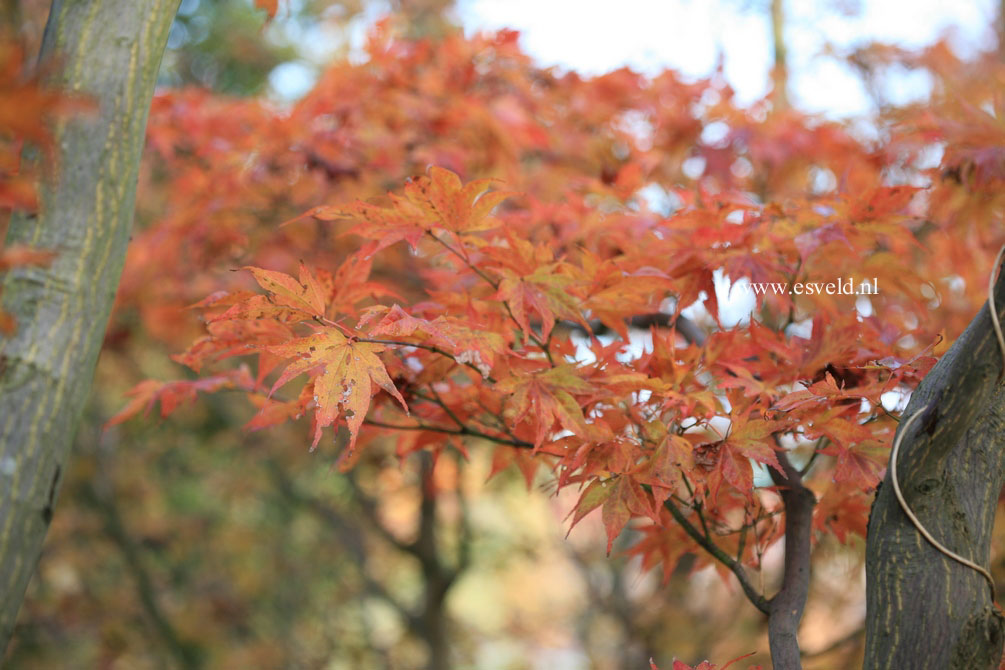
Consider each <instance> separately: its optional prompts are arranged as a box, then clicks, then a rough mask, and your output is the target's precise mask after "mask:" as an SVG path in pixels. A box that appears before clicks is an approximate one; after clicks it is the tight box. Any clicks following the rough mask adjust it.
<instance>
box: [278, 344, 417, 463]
mask: <svg viewBox="0 0 1005 670" xmlns="http://www.w3.org/2000/svg"><path fill="white" fill-rule="evenodd" d="M383 350H384V347H383V346H382V345H379V344H374V343H371V342H358V341H356V340H351V339H349V338H347V337H346V336H345V335H343V334H342V333H340V332H338V331H337V330H335V329H334V328H326V329H325V330H323V331H322V332H319V333H315V334H313V335H309V336H307V337H303V338H299V339H296V340H292V341H290V342H287V343H286V344H280V345H276V346H271V347H267V351H268V352H269V353H272V354H274V355H276V356H280V357H282V358H292V359H293V360H292V361H291V362H290V364H289V365H288V366H286V369H285V370H283V373H282V374H281V375H280V376H279V379H277V380H276V383H275V384H274V385H273V386H272V391H271V392H270V394H271V393H274V392H275V391H276V389H278V388H279V387H281V386H283V385H284V384H286V383H287V382H288V381H290V380H291V379H293V378H294V377H296V376H297V375H299V374H301V373H304V372H308V373H309V372H314V371H317V370H319V369H320V372H319V373H317V374H316V376H315V377H314V402H315V404H316V405H317V409H316V410H315V422H314V424H315V427H314V441H313V442H312V443H311V449H314V448H316V447H317V445H318V442H319V441H320V440H321V430H322V429H323V428H324V427H326V426H330V425H332V424H333V423H335V421H336V420H338V418H339V417H340V416H343V417H344V419H345V422H346V426H347V427H348V428H349V433H350V438H349V453H352V450H353V449H354V448H355V446H356V436H357V435H358V434H359V428H360V426H362V425H363V419H364V418H365V417H366V412H367V410H368V409H369V408H370V399H371V396H372V395H373V386H372V384H371V382H375V383H376V384H377V386H379V387H380V388H382V389H384V390H385V391H387V392H388V393H389V394H391V395H392V396H394V398H395V399H396V400H397V401H398V402H399V403H401V406H402V408H404V410H405V411H406V412H407V411H408V406H407V405H406V404H405V399H404V398H402V397H401V394H400V393H398V389H397V388H395V386H394V383H393V382H392V381H391V378H390V377H389V376H388V374H387V369H386V368H385V367H384V364H383V363H382V362H381V360H380V358H378V357H377V353H378V352H380V351H383ZM339 408H341V411H340V410H339Z"/></svg>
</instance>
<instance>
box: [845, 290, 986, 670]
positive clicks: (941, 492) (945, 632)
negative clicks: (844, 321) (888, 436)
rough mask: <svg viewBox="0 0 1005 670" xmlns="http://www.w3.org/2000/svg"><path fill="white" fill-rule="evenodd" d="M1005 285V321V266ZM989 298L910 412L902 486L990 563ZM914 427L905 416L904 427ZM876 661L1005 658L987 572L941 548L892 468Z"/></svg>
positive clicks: (871, 585)
mask: <svg viewBox="0 0 1005 670" xmlns="http://www.w3.org/2000/svg"><path fill="white" fill-rule="evenodd" d="M995 294H996V295H997V296H1000V297H1001V298H999V300H998V308H999V314H1000V315H1001V316H1002V319H1003V320H1005V273H1003V274H1002V276H1001V277H999V279H998V282H997V286H996V288H995ZM1001 366H1002V357H1001V353H1000V352H999V349H998V343H997V341H996V340H995V337H994V332H993V330H992V325H991V317H990V312H989V311H988V308H987V305H985V306H984V308H983V309H981V311H980V312H979V313H978V315H977V316H976V317H975V318H974V320H973V321H972V322H971V324H970V326H969V327H968V328H967V330H966V331H965V332H964V333H963V335H962V336H961V337H960V338H959V339H958V340H957V341H956V342H955V343H954V344H953V346H952V347H951V348H950V350H949V351H948V352H947V353H946V355H945V356H943V357H942V359H941V360H940V361H939V363H938V364H937V365H936V366H935V367H934V368H932V370H931V372H929V373H928V375H927V376H926V377H925V379H924V380H923V381H922V383H921V384H920V385H919V387H918V389H917V390H916V391H915V393H914V395H913V396H912V398H911V402H910V404H909V405H908V407H907V411H906V412H905V413H904V416H905V417H906V416H911V415H912V414H914V413H915V412H916V411H918V409H920V408H921V407H924V406H926V405H927V406H928V409H927V410H926V411H925V412H924V414H922V415H921V416H920V417H919V418H918V419H917V420H916V421H915V422H914V423H913V425H912V426H911V427H910V431H909V433H908V434H907V435H904V438H903V442H902V444H901V449H900V455H899V458H898V466H897V467H898V476H899V479H900V487H901V490H902V491H903V493H904V498H905V499H906V501H907V503H908V505H909V506H910V507H911V510H912V511H913V512H914V513H915V515H916V516H917V517H918V519H919V520H920V521H921V522H922V524H924V526H925V527H926V528H927V529H928V530H929V532H931V533H932V535H933V536H934V537H935V538H936V539H938V540H939V541H940V542H941V543H942V544H943V545H945V546H946V547H947V548H948V549H950V550H951V551H953V552H955V553H957V554H959V555H961V556H963V557H966V558H969V559H970V560H972V561H974V562H975V563H978V564H980V565H983V566H985V567H986V566H987V565H988V561H989V553H990V543H991V530H992V525H993V523H994V514H995V510H996V508H997V502H998V494H999V492H1000V491H1001V488H1002V483H1003V474H1005V448H1003V447H1005V385H998V383H997V380H998V373H999V371H1000V370H1001ZM902 425H903V424H902ZM866 575H867V581H866V600H867V605H866V652H865V665H864V667H865V669H866V670H879V669H886V668H892V669H898V668H912V669H918V670H923V669H925V668H933V669H934V668H938V669H939V670H944V669H947V668H948V669H951V670H964V669H965V670H982V669H984V668H988V669H992V670H993V669H994V668H997V667H998V663H999V660H1000V659H1001V654H1002V642H1003V640H1005V619H1003V618H1002V616H1001V615H1000V614H999V613H998V611H997V610H996V609H995V607H994V606H993V605H992V601H991V592H990V588H989V586H988V583H987V581H986V580H985V579H984V577H983V576H982V575H981V574H980V573H978V572H977V571H975V570H973V569H971V568H968V567H966V566H964V565H961V564H960V563H958V562H956V561H953V560H952V559H950V558H948V557H946V556H944V555H943V554H941V553H939V552H938V550H936V549H935V548H934V547H933V546H932V545H931V544H929V543H928V542H927V541H926V540H925V539H924V538H923V537H922V536H921V534H920V533H919V532H918V531H917V529H916V528H915V527H914V526H913V525H912V524H911V522H910V520H909V519H908V518H907V516H906V515H905V514H904V513H903V511H902V510H901V509H900V506H899V504H898V502H897V499H896V497H895V496H894V493H893V486H892V485H891V483H890V475H889V472H887V477H886V480H885V481H884V482H883V485H882V487H881V488H880V491H879V493H878V495H877V497H876V502H875V503H874V505H873V510H872V515H871V518H870V521H869V534H868V540H867V549H866Z"/></svg>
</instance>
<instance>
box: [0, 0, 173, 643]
mask: <svg viewBox="0 0 1005 670" xmlns="http://www.w3.org/2000/svg"><path fill="white" fill-rule="evenodd" d="M177 8H178V0H55V1H54V2H53V5H52V10H51V13H50V17H49V23H48V25H47V26H46V31H45V39H44V43H43V47H42V52H43V54H44V55H45V57H50V56H52V57H54V59H55V60H54V62H55V63H56V64H57V65H58V66H59V67H58V72H59V74H58V75H57V79H56V81H55V82H54V83H55V84H57V85H59V86H60V87H62V88H65V89H66V90H69V91H73V92H75V93H79V94H82V95H85V96H88V97H90V98H91V99H92V100H93V101H94V102H95V103H96V104H97V111H96V112H94V113H91V114H88V115H86V116H82V117H78V118H74V119H71V120H68V121H64V122H62V123H60V124H59V126H58V127H57V128H56V130H55V142H56V147H57V150H58V151H57V156H58V163H57V168H56V170H55V172H54V174H50V175H47V177H46V180H45V183H44V184H43V185H42V188H41V214H40V215H39V216H38V217H37V219H36V218H35V217H27V216H15V217H14V218H13V219H12V221H11V225H10V230H9V233H8V243H9V244H27V245H30V246H33V247H40V248H45V249H53V250H55V251H56V252H58V254H59V255H58V257H57V258H56V260H55V262H54V263H53V265H52V266H51V267H50V268H20V269H16V270H14V271H11V272H10V273H8V274H7V275H5V276H4V278H3V304H4V308H5V309H6V310H7V311H9V312H11V313H12V314H14V315H15V316H16V318H17V323H18V329H17V332H16V333H15V334H14V335H13V336H12V337H10V338H2V339H0V648H2V647H6V645H7V642H8V640H9V639H10V635H11V632H12V630H13V627H14V622H15V619H16V617H17V612H18V609H19V608H20V605H21V600H22V598H23V597H24V592H25V588H26V587H27V584H28V580H29V578H30V577H31V574H32V571H33V570H34V568H35V564H36V562H37V560H38V555H39V552H40V550H41V546H42V540H43V539H44V537H45V533H46V530H47V528H48V525H49V520H50V519H51V517H52V507H53V504H54V502H55V498H56V494H57V492H58V488H59V482H60V473H62V472H64V471H65V462H66V458H67V455H68V451H69V447H70V444H71V441H72V439H73V436H74V433H75V431H76V427H77V422H78V419H79V418H80V414H81V412H82V410H83V407H84V402H85V400H86V398H87V394H88V391H89V389H90V385H91V380H92V378H93V375H94V365H95V362H96V361H97V357H98V350H99V349H100V347H101V341H102V338H103V336H104V332H105V326H106V324H107V321H108V315H109V313H110V311H111V307H112V300H113V298H114V296H115V290H116V287H117V286H118V283H119V276H120V275H121V272H122V264H123V259H124V257H125V251H126V243H127V241H128V237H129V228H130V226H131V224H132V218H133V202H134V198H135V191H136V176H137V170H138V165H139V157H140V151H141V149H142V147H143V139H144V132H145V129H146V122H147V114H148V112H149V108H150V99H151V97H152V95H153V89H154V83H155V81H156V79H157V71H158V69H159V67H160V61H161V56H162V55H163V52H164V45H165V43H166V41H167V35H168V30H169V28H170V26H171V20H172V17H173V16H174V13H175V11H176V10H177Z"/></svg>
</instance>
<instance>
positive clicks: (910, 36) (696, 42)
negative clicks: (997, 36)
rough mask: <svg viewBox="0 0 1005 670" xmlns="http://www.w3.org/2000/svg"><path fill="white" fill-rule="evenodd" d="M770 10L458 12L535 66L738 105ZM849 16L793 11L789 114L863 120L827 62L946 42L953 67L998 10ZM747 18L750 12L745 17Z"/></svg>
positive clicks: (624, 7)
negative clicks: (511, 34)
mask: <svg viewBox="0 0 1005 670" xmlns="http://www.w3.org/2000/svg"><path fill="white" fill-rule="evenodd" d="M762 4H766V3H745V2H740V1H739V0H622V1H621V2H619V3H617V5H614V4H612V3H610V2H607V1H606V0H605V1H602V0H548V1H547V2H541V1H540V0H458V16H459V17H460V19H461V22H462V23H463V25H464V27H465V30H466V31H468V32H469V33H472V32H477V31H480V30H497V29H500V28H513V29H516V30H519V31H520V32H521V44H522V46H523V48H524V49H525V50H526V51H527V52H528V53H529V54H530V55H531V56H533V57H534V58H536V59H537V60H538V61H539V62H540V63H541V64H542V65H545V66H552V65H557V66H559V67H561V68H563V69H569V70H576V71H579V72H582V73H586V74H601V73H604V72H609V71H611V70H615V69H618V68H619V67H622V66H626V65H627V66H630V67H632V68H633V69H636V70H639V71H641V72H644V73H646V74H654V73H656V72H658V71H660V70H662V69H664V68H667V67H669V68H673V69H675V70H677V71H679V72H681V73H682V74H684V75H686V76H689V77H693V78H698V77H704V76H707V75H709V74H710V73H711V72H713V71H714V69H715V67H716V64H717V63H718V61H719V57H720V54H721V55H722V58H723V72H724V74H725V77H726V79H727V80H728V81H729V83H730V85H731V86H732V87H733V89H734V90H735V91H736V92H737V95H738V97H739V99H740V102H741V103H749V102H751V101H753V100H756V99H758V98H760V97H762V96H763V95H764V94H765V93H766V92H767V90H768V86H769V75H768V73H769V70H770V68H771V64H772V56H771V30H770V25H769V23H768V17H767V12H766V11H764V10H763V9H760V6H761V5H762ZM846 4H851V5H854V6H857V8H858V10H859V11H858V12H857V14H856V15H853V16H849V15H847V14H844V13H842V12H840V11H838V10H836V9H835V8H834V6H835V3H834V2H824V1H821V0H816V1H814V2H806V1H805V0H799V1H798V2H797V1H794V0H789V1H788V2H787V3H786V11H787V17H786V27H785V37H786V42H787V45H788V49H789V61H790V72H791V89H792V97H793V100H794V102H795V103H796V104H797V105H798V106H799V107H800V108H801V109H803V110H805V111H808V112H816V113H822V114H824V115H826V116H829V117H835V118H843V117H847V116H851V115H858V114H862V113H864V112H867V111H868V110H869V108H870V101H869V98H868V96H867V94H866V92H865V90H864V88H863V86H862V84H861V83H860V81H859V80H858V78H857V76H856V75H855V73H854V72H853V71H852V70H851V68H849V67H848V66H846V65H844V64H843V63H840V62H838V61H836V60H835V59H834V58H832V57H829V56H826V55H824V52H825V50H826V48H827V47H828V46H831V47H833V48H834V49H835V50H836V51H839V52H840V51H845V50H847V49H849V48H850V47H852V46H854V45H858V44H862V43H865V42H869V41H883V42H888V43H893V44H897V45H901V46H904V47H907V48H917V47H921V46H924V45H927V44H931V43H932V42H934V41H935V40H936V39H938V38H939V37H940V36H942V35H946V34H948V35H949V37H950V43H951V45H952V46H953V48H954V49H955V50H956V51H957V52H958V53H960V54H961V55H964V56H966V55H969V54H972V53H974V51H976V50H977V49H980V48H987V47H989V46H990V45H991V44H993V40H994V36H993V31H992V26H993V21H994V16H995V4H996V3H995V0H975V1H973V2H963V3H960V2H946V1H945V0H912V2H910V3H908V2H906V1H905V0H868V1H866V0H859V1H858V2H849V3H846ZM750 6H752V8H749V9H748V7H750ZM886 83H887V84H888V90H887V91H886V94H887V95H888V96H889V100H890V101H891V102H904V101H908V100H915V99H918V98H920V97H923V96H924V95H925V94H927V92H928V89H929V88H930V86H931V83H930V82H929V81H928V80H927V79H926V78H925V77H924V76H923V75H919V74H917V73H910V72H902V73H899V74H898V73H892V76H890V77H888V78H887V80H886Z"/></svg>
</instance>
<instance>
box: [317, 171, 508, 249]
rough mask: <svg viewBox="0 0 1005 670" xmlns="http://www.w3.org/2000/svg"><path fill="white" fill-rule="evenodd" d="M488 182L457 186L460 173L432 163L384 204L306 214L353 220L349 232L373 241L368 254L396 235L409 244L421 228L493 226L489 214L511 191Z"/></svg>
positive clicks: (453, 230) (458, 230)
mask: <svg viewBox="0 0 1005 670" xmlns="http://www.w3.org/2000/svg"><path fill="white" fill-rule="evenodd" d="M492 183H493V180H492V179H478V180H475V181H472V182H469V183H468V184H467V185H463V184H462V183H461V180H460V177H458V176H457V175H456V174H454V173H453V172H451V171H450V170H445V169H443V168H439V167H433V168H431V169H430V171H429V176H428V177H418V178H416V179H413V180H411V181H410V182H408V184H406V185H405V189H404V190H405V193H404V196H399V195H395V194H393V193H392V194H389V197H390V199H391V205H390V206H389V207H381V206H379V205H372V204H369V203H365V202H356V203H355V204H353V205H349V206H347V207H316V208H314V209H313V210H311V211H310V212H309V214H310V215H311V216H313V217H315V218H317V219H321V220H322V221H334V220H337V219H354V220H356V221H358V223H357V224H356V226H354V227H353V228H352V230H351V231H350V232H352V233H356V234H357V235H359V236H361V237H364V238H367V239H371V240H375V241H376V245H375V246H373V247H372V248H371V249H370V250H369V253H370V254H375V253H377V252H378V251H380V250H381V249H383V248H385V247H389V246H391V245H392V244H394V243H395V242H398V241H400V240H405V241H406V242H408V244H409V245H410V246H412V247H413V248H414V247H415V246H416V245H417V244H418V242H419V239H420V238H421V237H422V236H423V235H425V234H426V233H427V232H430V233H434V234H435V232H436V231H447V232H449V233H452V234H455V235H457V234H462V233H474V232H479V231H483V230H490V229H492V228H496V227H498V226H499V225H500V221H499V220H498V219H496V218H494V217H492V216H490V214H491V213H492V210H493V209H495V207H496V206H497V205H498V204H499V203H501V202H502V201H503V200H505V199H506V198H508V197H510V196H512V195H514V194H513V193H511V192H508V191H495V192H492V193H486V191H487V190H488V189H489V186H491V185H492Z"/></svg>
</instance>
